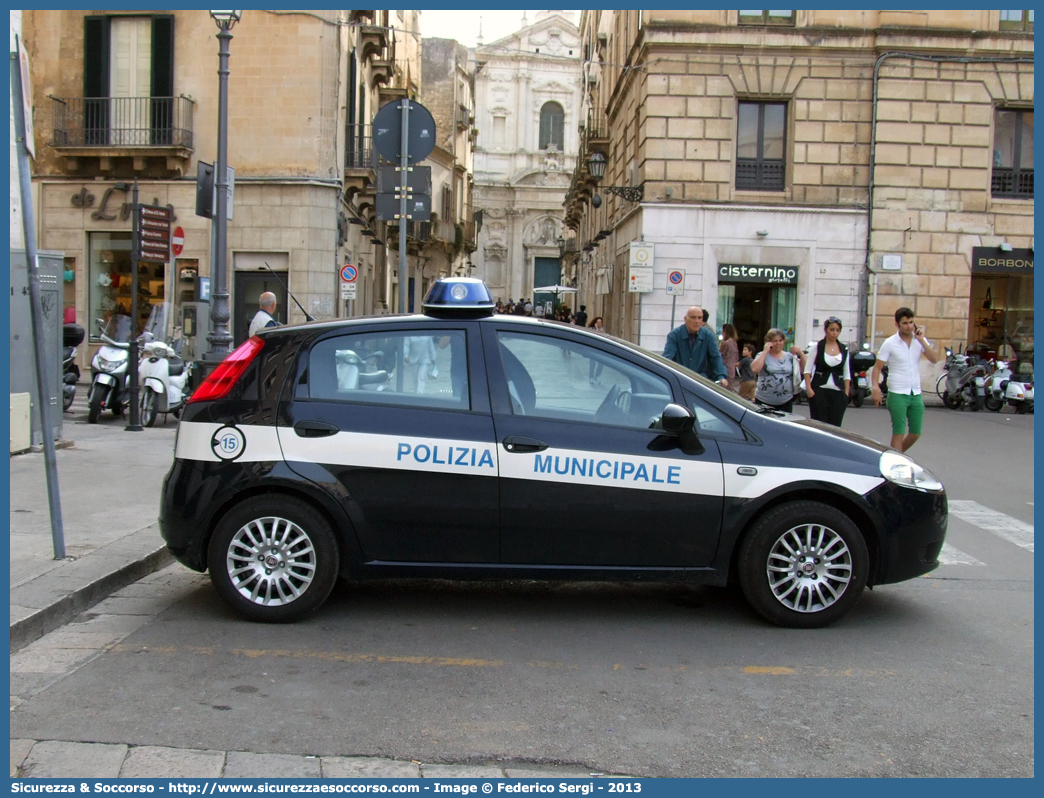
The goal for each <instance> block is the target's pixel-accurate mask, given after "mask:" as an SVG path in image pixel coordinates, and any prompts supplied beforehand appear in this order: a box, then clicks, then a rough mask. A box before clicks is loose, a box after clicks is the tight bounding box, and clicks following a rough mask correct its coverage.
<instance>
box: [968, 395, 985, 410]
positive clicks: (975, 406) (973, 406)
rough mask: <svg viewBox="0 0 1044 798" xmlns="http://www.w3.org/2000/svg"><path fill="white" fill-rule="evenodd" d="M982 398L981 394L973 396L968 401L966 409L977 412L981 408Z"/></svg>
mask: <svg viewBox="0 0 1044 798" xmlns="http://www.w3.org/2000/svg"><path fill="white" fill-rule="evenodd" d="M982 406H983V398H982V397H981V396H975V397H973V398H972V400H971V401H970V402H968V409H969V410H971V411H972V412H973V413H978V412H979V411H980V410H982Z"/></svg>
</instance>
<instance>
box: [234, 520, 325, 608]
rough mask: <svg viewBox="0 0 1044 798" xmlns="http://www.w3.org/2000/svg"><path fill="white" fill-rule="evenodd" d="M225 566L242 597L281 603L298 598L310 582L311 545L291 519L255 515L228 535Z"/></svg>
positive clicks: (313, 556) (313, 561)
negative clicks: (229, 536) (255, 516)
mask: <svg viewBox="0 0 1044 798" xmlns="http://www.w3.org/2000/svg"><path fill="white" fill-rule="evenodd" d="M225 567H226V569H227V571H228V577H229V579H230V580H231V581H232V585H233V587H234V588H235V589H236V591H237V592H238V593H239V594H240V595H241V596H243V597H244V598H245V599H247V600H248V601H250V602H251V603H253V604H258V605H260V606H264V607H278V606H283V605H286V604H289V603H290V602H292V601H295V600H297V599H299V598H300V597H301V596H302V595H304V593H305V591H306V590H308V587H309V586H310V585H311V584H312V580H313V579H314V578H315V568H316V553H315V547H314V546H313V544H312V539H311V538H310V537H308V533H307V532H305V531H304V530H303V529H302V528H301V527H299V526H298V525H297V524H295V523H294V522H293V521H290V520H288V519H286V518H279V517H276V516H266V517H264V518H255V519H254V520H253V521H250V522H248V523H246V524H244V525H243V526H242V527H240V528H239V530H238V531H237V532H236V534H235V535H233V536H232V540H231V542H230V543H229V544H228V553H227V554H226V556H225Z"/></svg>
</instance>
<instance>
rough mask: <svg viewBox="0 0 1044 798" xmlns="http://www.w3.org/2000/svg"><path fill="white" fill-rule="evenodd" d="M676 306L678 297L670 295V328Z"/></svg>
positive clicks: (672, 326) (672, 324)
mask: <svg viewBox="0 0 1044 798" xmlns="http://www.w3.org/2000/svg"><path fill="white" fill-rule="evenodd" d="M677 307H678V297H677V296H672V297H671V329H672V330H673V329H674V311H675V309H676V308H677Z"/></svg>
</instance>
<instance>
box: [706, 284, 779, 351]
mask: <svg viewBox="0 0 1044 798" xmlns="http://www.w3.org/2000/svg"><path fill="white" fill-rule="evenodd" d="M796 310H797V287H796V286H792V285H771V284H769V283H735V284H719V285H718V312H717V318H716V319H715V330H716V331H719V332H720V331H721V328H722V325H724V324H731V325H732V326H734V327H735V328H736V340H737V343H738V344H739V345H740V346H741V347H742V346H743V344H746V343H750V344H753V345H754V351H755V352H760V351H761V350H762V349H763V348H764V347H765V335H766V334H767V333H768V331H769V330H770V329H772V328H773V327H776V328H778V329H780V330H782V331H783V333H784V335H786V339H787V340H786V346H787V347H790V346H793V345H794V322H795V315H796Z"/></svg>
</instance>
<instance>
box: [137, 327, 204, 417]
mask: <svg viewBox="0 0 1044 798" xmlns="http://www.w3.org/2000/svg"><path fill="white" fill-rule="evenodd" d="M150 337H151V335H147V336H146V339H148V338H150ZM180 343H181V339H176V340H175V341H174V346H172V345H170V344H167V343H164V342H163V341H150V340H146V341H145V344H144V345H143V346H142V357H141V362H140V363H139V364H138V380H139V382H140V383H141V401H140V407H141V415H140V421H141V423H142V425H143V426H146V427H151V426H152V425H153V424H155V423H156V415H157V414H159V413H163V421H164V423H166V420H167V419H166V416H167V414H168V413H173V414H174V417H175V418H178V417H179V416H180V414H181V408H182V407H184V406H185V402H186V400H187V399H188V396H189V392H188V391H187V390H186V389H185V388H186V385H187V384H188V381H189V377H190V375H191V373H192V366H193V364H192V363H187V364H186V363H185V361H184V360H183V359H182V358H181V357H179V356H178V350H179V349H180V348H181V347H180Z"/></svg>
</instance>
